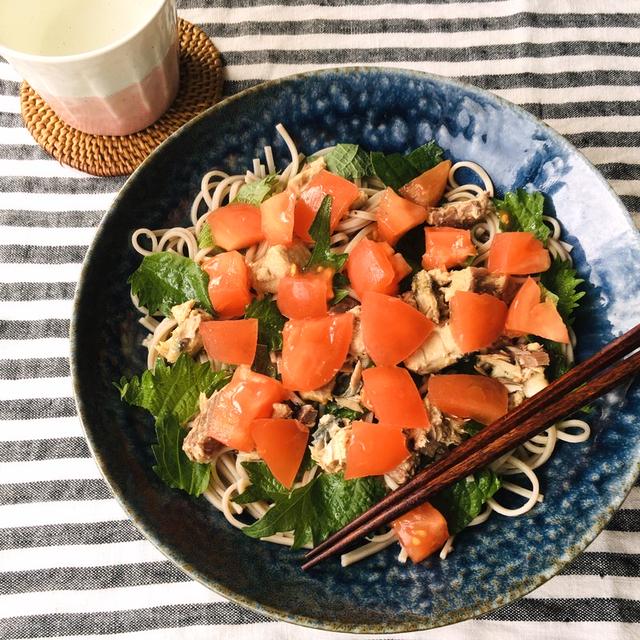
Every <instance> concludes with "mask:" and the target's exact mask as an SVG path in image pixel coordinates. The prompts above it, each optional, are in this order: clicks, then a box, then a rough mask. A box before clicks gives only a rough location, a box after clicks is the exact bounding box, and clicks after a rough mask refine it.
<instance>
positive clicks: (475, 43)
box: [0, 0, 640, 640]
mask: <svg viewBox="0 0 640 640" xmlns="http://www.w3.org/2000/svg"><path fill="white" fill-rule="evenodd" d="M179 6H180V13H181V15H182V16H183V17H185V18H187V19H188V20H190V21H192V22H194V23H197V24H200V25H202V26H203V28H204V29H205V30H206V31H207V33H208V34H209V35H210V36H212V37H213V39H214V40H215V43H216V45H217V46H218V48H219V49H220V50H221V51H222V52H223V54H224V59H225V62H226V65H227V85H226V90H227V92H228V93H233V92H236V91H238V90H240V89H243V88H245V87H247V86H249V85H251V84H254V83H257V82H259V81H261V80H266V79H270V78H276V77H278V76H282V75H286V74H290V73H293V72H298V71H302V70H309V69H316V68H320V67H323V66H329V65H341V64H358V63H375V64H380V65H388V66H395V67H407V68H413V69H420V70H425V71H431V72H434V73H439V74H444V75H449V76H453V77H457V78H463V79H465V80H467V81H469V82H472V83H474V84H476V85H479V86H481V87H484V88H486V89H489V90H491V91H494V92H495V93H497V94H499V95H501V96H503V97H505V98H508V99H509V100H512V101H514V102H516V103H519V104H521V105H523V106H524V107H525V108H526V109H528V110H529V111H531V112H532V113H534V114H535V115H536V116H538V117H540V118H542V119H544V120H546V121H547V122H548V123H549V124H550V125H551V126H553V127H555V128H556V129H557V130H558V131H560V132H561V133H562V134H564V135H565V136H567V138H569V140H571V141H572V142H573V143H574V144H575V145H577V146H578V147H579V148H581V149H582V150H583V152H584V153H585V154H586V155H587V157H588V158H590V159H591V160H592V161H593V162H594V163H595V164H596V165H597V166H598V168H599V169H600V171H602V173H603V174H604V175H605V177H606V178H607V179H609V181H610V183H611V185H612V186H613V188H614V189H615V190H616V191H617V192H618V193H619V194H620V195H621V197H622V199H623V200H624V202H625V204H626V205H627V207H628V208H629V209H630V211H632V212H640V148H639V147H640V44H639V43H640V2H639V1H638V0H617V1H616V0H608V1H607V0H496V1H488V2H474V1H466V0H462V1H458V2H446V1H445V0H430V1H428V2H427V1H425V0H423V1H422V2H415V3H413V2H411V0H406V1H405V2H397V3H389V2H385V0H333V1H330V0H320V1H319V2H318V3H317V4H307V0H209V1H207V0H183V1H182V2H179ZM18 87H19V79H18V77H17V76H16V74H15V73H14V71H13V70H12V69H11V68H10V67H9V66H8V65H7V64H6V63H5V62H4V61H3V60H1V59H0V638H40V637H52V636H57V637H60V636H82V637H90V636H91V637H93V636H102V637H104V636H107V635H115V634H123V633H127V634H135V636H136V637H138V636H139V637H144V638H151V637H153V638H163V639H165V638H166V639H171V638H179V637H180V638H181V637H183V634H187V633H188V634H189V635H188V637H189V638H195V639H199V638H203V639H204V638H207V640H212V639H214V640H215V639H216V638H234V639H237V640H241V639H245V638H261V639H262V638H265V639H269V638H273V639H275V638H277V639H303V638H328V637H329V635H330V634H326V633H322V632H315V631H311V630H307V629H302V628H298V627H294V626H291V625H285V624H282V623H277V622H273V621H270V620H268V619H265V618H263V617H261V616H259V615H256V614H254V613H252V612H249V611H246V610H244V609H242V608H240V607H238V606H236V605H235V604H231V603H229V602H226V601H225V600H223V599H222V598H220V597H218V596H216V595H215V594H213V593H211V592H209V591H208V590H206V589H205V588H204V587H201V586H200V585H198V584H196V583H194V582H192V581H190V580H189V579H188V578H187V577H186V576H185V575H183V574H182V573H181V572H180V571H179V570H178V569H176V568H175V567H174V566H173V565H172V564H171V563H169V562H168V561H166V560H165V559H164V558H163V557H162V556H161V555H160V553H159V552H157V551H156V550H155V549H154V548H153V547H152V546H151V544H149V543H147V542H146V541H145V540H144V539H143V538H142V536H141V535H140V534H139V533H138V531H137V530H136V529H135V527H134V526H133V525H132V524H131V523H130V522H129V521H128V520H127V519H126V517H125V516H124V514H123V512H122V511H121V510H120V508H119V507H118V505H117V504H116V502H115V500H114V499H113V498H112V497H111V496H110V494H109V491H108V489H107V487H106V485H105V483H104V482H103V481H102V479H101V478H100V476H99V474H98V471H97V469H96V466H95V465H94V463H93V461H92V460H91V458H90V457H89V452H88V449H87V446H86V444H85V440H84V438H83V437H82V431H81V428H80V424H79V422H78V419H77V417H76V414H75V409H74V403H73V399H72V395H71V382H70V378H69V363H68V359H67V357H68V352H69V341H68V331H69V317H70V313H71V300H72V296H73V291H74V286H75V282H76V279H77V277H78V274H79V272H80V267H81V263H82V259H83V256H84V254H85V251H86V249H87V246H88V245H89V243H90V242H91V239H92V237H93V234H94V230H95V227H96V225H97V224H98V223H99V221H100V218H101V217H102V215H103V213H104V211H105V210H106V209H107V208H108V207H109V204H110V203H111V201H112V200H113V198H114V195H115V193H116V192H117V190H118V188H119V187H120V185H121V184H122V182H123V180H121V179H99V178H92V177H88V176H85V175H83V174H81V173H79V172H76V171H74V170H71V169H68V168H66V167H62V166H60V165H59V164H58V163H57V162H55V161H54V160H52V159H50V158H49V157H48V156H47V155H46V154H45V153H44V152H43V151H42V150H41V149H40V148H39V147H37V146H36V145H35V144H34V142H33V140H32V139H31V138H30V136H29V134H28V133H27V131H26V130H25V129H24V128H23V126H22V122H21V119H20V115H19V104H18V97H17V96H18ZM636 215H637V216H640V214H637V213H636ZM407 637H419V638H426V639H428V640H441V639H446V640H454V639H455V640H458V639H463V638H474V640H484V639H494V638H511V637H518V638H519V639H522V640H525V639H530V638H536V639H538V638H545V639H546V638H553V639H555V638H563V639H570V640H578V639H583V638H593V637H598V638H606V639H607V640H621V639H622V638H640V488H634V489H633V491H632V493H631V495H630V497H629V498H628V500H627V501H626V502H625V504H624V507H623V509H622V510H621V511H620V512H619V513H618V514H617V515H616V516H615V517H614V519H613V520H612V522H611V523H610V524H609V526H608V527H607V529H606V531H604V532H603V533H602V535H601V536H600V537H598V539H597V540H596V541H595V542H594V543H593V544H592V545H591V547H590V548H589V549H588V551H587V552H585V553H583V554H582V555H581V556H580V557H579V558H578V559H577V560H576V561H575V562H573V563H572V564H571V565H570V566H569V568H568V569H567V570H566V571H564V573H563V574H562V575H560V576H558V577H556V578H553V579H552V580H551V581H550V582H548V583H547V584H546V585H544V586H543V587H541V588H540V589H538V590H537V591H535V592H534V593H532V594H531V595H530V596H528V597H526V598H524V599H522V600H520V601H519V602H517V603H514V604H512V605H510V606H507V607H505V608H503V609H500V610H499V611H497V612H495V613H493V614H491V615H489V616H486V617H484V618H482V619H480V620H474V621H469V622H465V623H462V624H459V625H455V626H452V627H448V628H444V629H439V630H435V631H430V632H425V633H421V634H410V636H407Z"/></svg>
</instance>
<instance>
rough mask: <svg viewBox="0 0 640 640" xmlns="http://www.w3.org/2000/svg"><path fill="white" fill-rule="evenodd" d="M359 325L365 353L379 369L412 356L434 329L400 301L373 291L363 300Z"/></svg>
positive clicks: (415, 311) (413, 309)
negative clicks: (360, 323)
mask: <svg viewBox="0 0 640 640" xmlns="http://www.w3.org/2000/svg"><path fill="white" fill-rule="evenodd" d="M361 322H362V338H363V340H364V346H365V349H366V350H367V353H368V354H369V355H370V356H371V358H372V360H373V361H374V362H375V363H376V364H377V365H378V366H381V365H386V366H389V367H392V366H394V365H396V364H398V363H399V362H400V361H402V360H404V359H405V358H408V357H409V356H410V355H411V354H412V353H414V352H415V351H416V350H417V349H418V348H419V347H420V345H422V343H423V342H424V341H425V340H426V339H427V337H428V336H429V334H430V333H431V332H432V331H433V328H434V326H435V325H434V324H433V322H431V320H429V318H427V317H426V316H424V315H423V314H422V313H420V312H419V311H418V310H417V309H415V308H414V307H412V306H411V305H409V304H407V303H406V302H403V301H402V300H400V299H399V298H393V297H391V296H387V295H384V294H382V293H375V292H373V291H369V292H368V293H365V294H364V296H363V298H362V311H361Z"/></svg>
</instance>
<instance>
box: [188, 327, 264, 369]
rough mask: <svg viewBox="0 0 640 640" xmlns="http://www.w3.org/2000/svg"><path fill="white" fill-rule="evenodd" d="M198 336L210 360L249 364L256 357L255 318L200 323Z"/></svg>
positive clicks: (256, 333)
mask: <svg viewBox="0 0 640 640" xmlns="http://www.w3.org/2000/svg"><path fill="white" fill-rule="evenodd" d="M200 335H201V336H202V342H203V343H204V348H205V351H206V352H207V355H208V356H209V358H210V359H211V360H218V361H220V362H226V363H227V364H251V363H252V362H253V359H254V358H255V357H256V347H257V346H258V321H257V320H256V319H255V318H246V319H244V320H211V321H209V322H202V323H200Z"/></svg>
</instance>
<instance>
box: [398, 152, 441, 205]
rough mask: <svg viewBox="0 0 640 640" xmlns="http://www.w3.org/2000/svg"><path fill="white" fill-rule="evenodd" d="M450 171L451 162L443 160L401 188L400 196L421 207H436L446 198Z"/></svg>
mask: <svg viewBox="0 0 640 640" xmlns="http://www.w3.org/2000/svg"><path fill="white" fill-rule="evenodd" d="M450 169H451V160H443V161H442V162H441V163H440V164H437V165H436V166H435V167H433V168H432V169H428V170H427V171H425V172H424V173H421V174H420V175H419V176H418V177H417V178H414V179H413V180H412V181H411V182H408V183H407V184H405V185H404V187H401V188H400V195H401V196H403V197H405V198H408V199H409V200H411V202H415V203H416V204H419V205H420V206H421V207H435V206H436V205H437V204H438V203H439V202H440V200H442V196H444V191H445V189H446V188H447V178H448V177H449V170H450Z"/></svg>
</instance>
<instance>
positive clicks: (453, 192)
mask: <svg viewBox="0 0 640 640" xmlns="http://www.w3.org/2000/svg"><path fill="white" fill-rule="evenodd" d="M276 130H277V132H278V134H279V135H280V136H281V138H282V139H283V141H284V142H285V144H286V146H287V149H288V151H289V154H290V161H289V163H288V164H287V166H286V167H285V168H284V170H283V171H282V173H281V176H280V179H279V180H280V183H281V185H282V186H283V187H284V186H286V185H287V183H288V182H289V180H291V179H292V178H293V177H294V176H296V175H298V173H299V171H300V169H301V162H302V161H303V160H304V156H303V155H302V154H300V153H299V151H298V149H297V147H296V145H295V143H294V141H293V140H292V139H291V137H290V136H289V134H288V133H287V131H286V130H285V128H284V127H283V126H282V125H281V124H279V125H277V126H276ZM332 149H333V147H327V148H325V149H321V150H320V151H317V152H316V153H315V154H314V156H315V157H320V156H323V155H326V154H327V153H329V152H330V151H331V150H332ZM460 169H467V170H468V171H472V172H474V173H475V174H476V176H477V177H478V179H479V181H480V182H481V183H482V186H478V185H477V184H475V183H473V182H469V183H464V184H459V183H458V182H457V181H456V174H457V173H458V171H459V170H460ZM267 173H269V174H273V173H276V165H275V160H274V157H273V151H272V149H271V147H269V146H267V147H265V148H264V163H263V162H262V161H261V160H260V159H259V158H255V159H254V161H253V164H252V168H251V169H249V170H247V171H246V173H244V174H237V175H229V174H227V173H225V172H224V171H219V170H217V169H214V170H212V171H209V172H207V173H206V174H205V175H204V176H203V177H202V180H201V183H200V190H199V192H198V194H197V195H196V197H195V199H194V200H193V204H192V205H191V211H190V218H191V226H189V227H174V228H171V229H156V230H152V229H147V228H140V229H138V230H136V231H135V233H134V234H133V237H132V240H131V242H132V245H133V248H134V249H135V250H136V251H137V252H138V253H139V254H140V255H142V256H146V255H149V254H152V253H156V252H160V251H172V252H175V253H178V254H180V255H184V256H187V257H189V258H191V259H192V260H194V261H195V262H196V263H198V264H199V263H201V262H202V261H203V260H204V259H205V258H207V257H208V256H209V255H211V254H212V252H213V251H214V249H213V248H207V249H199V247H198V234H199V232H200V230H201V229H202V225H203V224H204V223H205V221H206V219H207V215H208V214H209V213H210V212H211V211H215V210H216V209H218V208H219V207H221V206H223V205H224V204H225V203H227V202H229V201H231V200H233V198H234V197H235V196H236V194H237V192H238V190H239V189H240V188H241V187H242V186H243V185H244V184H249V183H252V182H255V181H256V180H260V179H262V178H264V177H265V176H266V175H267ZM356 184H358V186H359V187H360V189H361V191H362V192H363V193H364V194H365V195H366V196H367V200H366V202H365V203H364V204H362V205H361V206H360V207H359V208H357V209H353V210H351V211H349V212H348V214H347V215H346V216H345V218H344V219H343V220H342V221H341V222H340V224H339V225H338V226H337V228H336V230H335V232H334V234H333V235H332V236H331V246H332V248H333V249H334V250H335V251H337V252H340V253H350V252H351V251H352V250H353V248H354V247H355V246H356V245H357V244H358V242H360V241H361V240H362V239H363V238H365V237H367V236H369V235H371V234H372V233H373V232H374V230H375V228H376V209H377V207H378V204H379V202H380V198H381V197H382V193H383V190H384V188H385V185H384V184H383V183H382V182H380V180H378V179H377V178H368V179H362V180H359V181H356ZM483 192H487V193H488V195H489V197H493V196H494V187H493V182H492V181H491V178H490V177H489V175H488V174H487V172H486V171H485V170H484V169H483V168H482V167H481V166H480V165H478V164H476V163H475V162H469V161H463V162H457V163H455V164H454V165H453V166H452V167H451V170H450V171H449V176H448V189H447V191H446V192H445V195H444V197H445V200H446V201H447V202H460V201H465V200H471V199H474V198H477V197H478V196H479V195H480V194H482V193H483ZM544 221H545V223H546V224H547V225H548V226H549V228H550V231H551V234H550V237H549V240H548V249H549V251H550V253H551V255H552V256H553V257H557V258H559V259H561V260H568V261H569V262H571V254H570V252H571V245H569V244H567V243H565V242H563V241H562V240H560V235H561V228H560V225H559V223H558V221H557V220H555V219H554V218H550V217H547V216H545V217H544ZM497 233H500V221H499V219H498V216H497V215H496V214H495V213H490V214H489V215H488V216H487V218H486V220H484V221H483V222H479V223H478V224H476V225H475V226H474V227H473V229H472V230H471V238H472V241H473V243H474V244H475V246H476V249H477V255H476V257H475V258H474V260H473V263H472V264H473V265H476V266H479V265H482V264H484V263H485V262H486V260H487V257H488V252H489V248H490V247H491V244H492V242H493V239H494V238H495V235H496V234H497ZM267 249H268V245H267V243H266V242H261V243H259V244H257V245H254V246H253V247H250V248H249V249H247V250H246V252H245V261H246V262H247V263H248V264H251V263H252V262H255V261H256V260H258V259H259V258H260V257H262V256H263V255H264V254H265V252H266V251H267ZM349 294H350V295H351V296H352V297H354V298H356V299H357V295H356V294H355V292H354V291H353V290H351V289H350V290H349ZM132 301H133V303H134V305H135V306H136V308H137V309H138V310H139V311H140V313H141V314H142V318H140V320H139V322H140V324H141V325H142V326H143V327H144V328H145V329H147V331H149V335H148V336H147V338H146V339H145V341H144V345H145V346H146V347H147V349H148V357H147V367H148V368H149V369H152V368H153V367H154V364H155V361H156V358H157V355H158V354H157V351H156V347H157V345H158V343H159V342H161V341H162V340H165V339H166V338H167V337H168V336H169V334H170V333H171V332H172V331H173V329H174V328H175V327H176V325H177V323H176V321H175V320H173V319H170V318H165V319H163V320H162V321H158V320H157V319H156V318H154V317H152V316H150V315H149V314H148V312H147V309H145V308H144V307H141V306H140V305H139V304H138V301H137V300H136V299H135V298H134V297H132ZM569 331H570V337H571V343H570V344H569V345H563V350H564V355H565V357H566V358H567V361H568V362H569V363H570V364H571V363H573V347H574V346H575V334H574V333H573V332H572V331H571V329H569ZM205 359H206V358H205ZM214 366H216V367H217V368H220V366H221V365H220V364H219V363H214ZM290 399H291V400H292V401H294V402H296V403H298V404H301V403H302V400H301V399H300V398H299V397H297V396H296V394H291V398H290ZM367 417H368V419H369V420H370V419H371V418H372V416H367ZM589 436H590V428H589V425H588V424H587V423H586V422H585V421H583V420H579V419H570V420H563V421H561V422H558V423H557V424H556V425H554V426H552V427H550V428H549V429H547V430H546V431H545V432H543V433H542V434H540V435H538V436H536V437H534V438H532V439H531V440H529V441H528V442H526V443H525V444H523V445H521V446H519V447H517V448H516V449H515V450H513V451H511V452H510V453H509V454H507V455H506V456H503V457H502V458H500V459H499V460H497V461H495V462H494V463H493V464H492V465H490V467H491V469H492V470H493V471H494V472H495V473H496V474H497V475H499V476H500V477H502V478H505V477H508V476H520V477H521V478H523V479H524V480H525V481H526V483H527V485H528V486H527V487H525V486H521V485H519V484H515V483H513V482H511V481H508V480H503V481H502V489H503V490H504V491H506V492H510V493H512V494H514V495H516V496H519V497H521V498H523V499H524V502H523V503H522V505H521V506H519V507H516V508H511V507H507V506H505V505H503V504H501V503H500V502H498V500H497V499H496V498H495V497H493V498H490V499H489V500H488V502H487V504H486V506H485V509H484V511H483V512H482V513H481V514H480V515H478V516H477V517H476V518H475V519H474V520H472V521H471V522H470V523H469V524H468V526H469V527H473V526H477V525H479V524H482V523H483V522H485V521H486V520H487V519H488V518H489V517H490V516H491V514H492V513H493V512H496V513H498V514H500V515H502V516H507V517H517V516H520V515H523V514H524V513H527V512H528V511H530V510H531V509H532V508H533V507H534V506H535V505H536V504H537V503H539V502H542V501H543V500H544V495H543V494H542V493H541V492H540V483H539V481H538V477H537V475H536V473H535V470H536V469H537V468H539V467H540V466H542V465H543V464H544V463H545V462H547V461H548V460H549V458H550V457H551V456H552V455H553V452H554V450H555V447H556V446H557V443H558V442H559V441H560V442H566V443H580V442H584V441H585V440H587V439H588V438H589ZM252 459H256V456H255V455H252V454H246V453H236V452H234V451H233V450H231V449H229V448H224V449H222V450H221V451H220V452H219V454H218V455H217V457H216V458H215V460H214V461H213V462H211V479H210V482H209V487H208V489H207V491H205V493H204V496H205V497H206V498H207V500H209V502H211V504H213V505H214V506H215V508H216V509H218V510H219V511H221V512H222V513H223V514H224V517H225V518H226V519H227V521H228V522H229V523H230V524H231V525H232V526H234V527H237V528H239V529H242V528H243V527H245V526H247V524H246V523H245V522H243V521H242V520H240V519H238V516H247V515H248V516H249V517H250V518H252V519H259V518H261V517H262V516H263V515H264V514H265V513H266V512H267V510H268V509H269V504H268V503H267V502H263V501H260V502H254V503H251V504H246V505H242V506H241V505H238V504H236V503H235V502H233V498H234V497H235V496H236V495H239V494H240V493H242V491H244V489H246V487H247V486H248V484H249V478H248V476H247V473H246V471H245V470H244V468H243V466H242V462H244V461H246V460H252ZM316 471H317V467H313V468H312V469H311V470H310V471H307V472H306V473H305V475H304V477H303V478H302V480H301V481H300V482H299V483H297V484H296V485H295V486H296V487H299V486H303V485H305V484H306V483H308V482H309V481H310V480H311V479H312V478H313V475H314V474H315V473H316ZM386 481H387V484H388V485H389V488H391V489H394V488H396V486H397V485H395V483H393V482H392V481H391V480H390V479H389V478H386ZM394 485H395V486H394ZM262 540H265V541H268V542H273V543H276V544H281V545H287V546H291V545H292V544H293V534H292V533H290V532H289V533H288V532H285V533H281V534H277V535H273V536H270V537H268V538H262ZM395 542H397V538H396V536H395V533H394V532H393V530H389V531H387V532H386V533H383V534H380V535H377V536H374V537H372V538H370V539H369V541H368V542H367V543H366V544H364V545H363V546H361V547H359V548H358V549H355V550H353V551H350V552H348V553H345V554H343V556H342V566H344V567H346V566H348V565H351V564H353V563H355V562H358V561H359V560H362V559H364V558H366V557H368V556H370V555H373V554H375V553H378V552H379V551H382V550H383V549H385V548H387V547H388V546H390V545H392V544H394V543H395ZM453 543H454V536H451V537H450V538H449V539H448V540H447V542H446V543H445V545H444V547H443V548H442V550H441V552H440V558H442V559H445V558H446V557H447V555H448V554H449V553H450V552H451V551H452V550H453ZM398 559H399V561H400V562H405V561H406V559H407V555H406V552H405V551H404V549H403V550H402V551H401V552H400V555H399V558H398Z"/></svg>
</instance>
